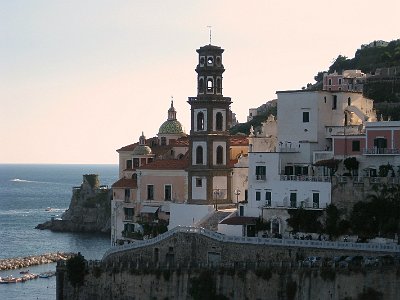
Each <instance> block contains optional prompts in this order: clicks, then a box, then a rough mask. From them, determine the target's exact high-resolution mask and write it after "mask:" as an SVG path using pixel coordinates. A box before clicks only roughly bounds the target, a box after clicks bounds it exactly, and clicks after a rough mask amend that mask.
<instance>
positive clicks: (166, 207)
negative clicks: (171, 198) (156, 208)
mask: <svg viewBox="0 0 400 300" xmlns="http://www.w3.org/2000/svg"><path fill="white" fill-rule="evenodd" d="M161 211H163V212H170V210H169V205H165V204H164V205H162V206H161Z"/></svg>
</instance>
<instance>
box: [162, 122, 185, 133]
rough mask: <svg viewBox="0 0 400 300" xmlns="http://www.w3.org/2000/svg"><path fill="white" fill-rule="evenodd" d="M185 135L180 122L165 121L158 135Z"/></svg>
mask: <svg viewBox="0 0 400 300" xmlns="http://www.w3.org/2000/svg"><path fill="white" fill-rule="evenodd" d="M180 133H183V129H182V124H181V123H180V122H179V121H178V120H167V121H165V122H164V123H163V124H162V125H161V126H160V129H159V130H158V134H180Z"/></svg>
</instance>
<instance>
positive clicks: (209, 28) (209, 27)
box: [207, 25, 212, 45]
mask: <svg viewBox="0 0 400 300" xmlns="http://www.w3.org/2000/svg"><path fill="white" fill-rule="evenodd" d="M211 27H212V26H210V25H208V26H207V28H208V30H209V31H210V45H211Z"/></svg>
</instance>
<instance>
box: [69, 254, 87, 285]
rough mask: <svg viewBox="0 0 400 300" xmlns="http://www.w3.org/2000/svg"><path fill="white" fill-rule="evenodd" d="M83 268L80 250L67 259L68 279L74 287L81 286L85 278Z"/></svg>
mask: <svg viewBox="0 0 400 300" xmlns="http://www.w3.org/2000/svg"><path fill="white" fill-rule="evenodd" d="M85 268H86V266H85V258H84V257H83V255H81V253H80V252H78V254H77V255H75V256H72V257H71V258H70V259H68V260H67V274H68V279H69V281H70V282H71V284H72V285H73V286H74V287H76V286H81V285H82V284H83V281H84V278H85Z"/></svg>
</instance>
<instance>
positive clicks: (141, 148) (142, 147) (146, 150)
mask: <svg viewBox="0 0 400 300" xmlns="http://www.w3.org/2000/svg"><path fill="white" fill-rule="evenodd" d="M132 154H133V155H148V154H151V148H150V147H149V146H147V145H146V137H145V136H144V134H143V132H142V135H141V136H140V137H139V145H138V146H136V147H135V149H133V153H132Z"/></svg>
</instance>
